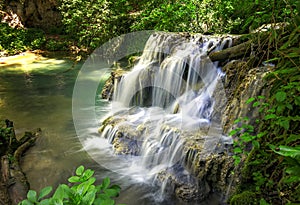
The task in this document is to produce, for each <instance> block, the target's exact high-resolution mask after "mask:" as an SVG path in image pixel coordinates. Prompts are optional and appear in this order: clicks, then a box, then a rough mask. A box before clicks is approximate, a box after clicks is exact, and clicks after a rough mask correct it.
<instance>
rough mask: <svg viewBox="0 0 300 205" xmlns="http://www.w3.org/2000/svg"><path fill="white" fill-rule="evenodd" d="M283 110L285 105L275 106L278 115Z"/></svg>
mask: <svg viewBox="0 0 300 205" xmlns="http://www.w3.org/2000/svg"><path fill="white" fill-rule="evenodd" d="M284 109H285V104H282V105H278V106H277V112H278V113H281V112H282V111H283V110H284Z"/></svg>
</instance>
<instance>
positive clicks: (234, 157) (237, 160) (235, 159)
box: [232, 155, 241, 166]
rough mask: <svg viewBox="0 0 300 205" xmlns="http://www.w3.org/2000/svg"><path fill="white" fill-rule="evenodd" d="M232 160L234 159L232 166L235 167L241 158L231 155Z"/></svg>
mask: <svg viewBox="0 0 300 205" xmlns="http://www.w3.org/2000/svg"><path fill="white" fill-rule="evenodd" d="M232 158H233V159H234V165H235V166H237V165H239V164H240V163H241V157H240V156H237V155H233V156H232Z"/></svg>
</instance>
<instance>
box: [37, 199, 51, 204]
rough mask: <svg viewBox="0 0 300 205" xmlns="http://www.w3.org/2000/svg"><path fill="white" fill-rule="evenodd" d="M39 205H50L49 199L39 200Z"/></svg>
mask: <svg viewBox="0 0 300 205" xmlns="http://www.w3.org/2000/svg"><path fill="white" fill-rule="evenodd" d="M39 205H50V199H44V200H42V201H40V203H39Z"/></svg>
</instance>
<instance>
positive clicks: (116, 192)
mask: <svg viewBox="0 0 300 205" xmlns="http://www.w3.org/2000/svg"><path fill="white" fill-rule="evenodd" d="M104 193H105V194H106V195H107V196H109V197H117V196H118V195H119V190H117V189H111V188H110V189H105V190H104Z"/></svg>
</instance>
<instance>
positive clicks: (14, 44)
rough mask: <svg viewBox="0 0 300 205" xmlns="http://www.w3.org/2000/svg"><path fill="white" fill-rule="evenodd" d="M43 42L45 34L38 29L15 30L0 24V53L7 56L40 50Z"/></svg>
mask: <svg viewBox="0 0 300 205" xmlns="http://www.w3.org/2000/svg"><path fill="white" fill-rule="evenodd" d="M45 42H46V38H45V34H44V32H43V31H42V30H40V29H33V28H30V29H16V28H11V27H10V26H8V24H6V23H0V51H5V52H6V53H7V54H15V53H19V52H22V51H26V50H35V49H40V48H42V47H43V46H44V44H45Z"/></svg>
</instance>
